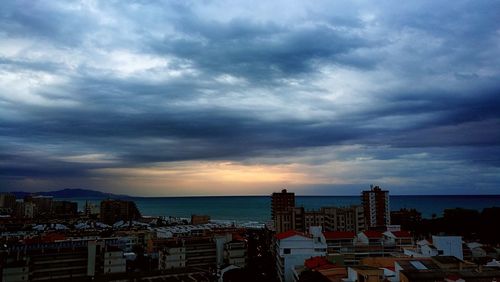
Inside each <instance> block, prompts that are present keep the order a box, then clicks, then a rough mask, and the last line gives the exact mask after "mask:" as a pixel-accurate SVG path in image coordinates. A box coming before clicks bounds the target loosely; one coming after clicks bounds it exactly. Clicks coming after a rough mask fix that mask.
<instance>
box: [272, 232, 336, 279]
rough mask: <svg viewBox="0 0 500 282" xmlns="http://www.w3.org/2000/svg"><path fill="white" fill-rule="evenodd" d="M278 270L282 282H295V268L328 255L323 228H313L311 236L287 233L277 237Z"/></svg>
mask: <svg viewBox="0 0 500 282" xmlns="http://www.w3.org/2000/svg"><path fill="white" fill-rule="evenodd" d="M275 239H276V244H275V254H276V269H277V272H278V273H277V274H278V278H279V280H280V281H281V282H291V281H293V272H294V267H295V266H301V265H304V262H305V260H306V259H309V258H311V257H316V256H325V255H326V249H327V245H326V240H325V237H324V236H323V234H322V233H321V227H311V229H310V234H304V233H301V232H297V231H293V230H291V231H287V232H283V233H279V234H276V235H275Z"/></svg>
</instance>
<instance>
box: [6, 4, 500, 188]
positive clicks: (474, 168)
mask: <svg viewBox="0 0 500 282" xmlns="http://www.w3.org/2000/svg"><path fill="white" fill-rule="evenodd" d="M1 6H2V7H1V9H0V190H2V191H6V190H27V191H35V190H48V189H58V188H68V187H82V188H93V189H101V190H106V191H111V192H119V193H129V194H133V195H210V194H267V193H269V192H271V191H273V190H278V189H280V188H281V187H283V186H287V187H290V188H291V189H292V190H294V191H296V192H297V193H299V194H358V193H359V190H361V189H363V188H366V186H367V185H368V184H370V183H374V184H379V185H382V186H384V187H386V188H388V189H390V190H391V192H392V193H394V194H419V193H424V194H429V193H430V194H448V193H450V194H453V193H458V194H470V193H475V194H490V193H496V194H498V193H500V186H499V183H500V22H499V21H498V15H499V14H500V3H499V2H498V1H453V2H450V1H414V2H405V3H401V2H398V1H378V2H373V1H366V2H365V1H304V2H296V1H292V2H290V1H262V2H255V1H251V2H249V1H242V2H235V1H192V2H190V1H169V2H163V3H160V2H156V1H102V2H101V1H4V2H2V5H1Z"/></svg>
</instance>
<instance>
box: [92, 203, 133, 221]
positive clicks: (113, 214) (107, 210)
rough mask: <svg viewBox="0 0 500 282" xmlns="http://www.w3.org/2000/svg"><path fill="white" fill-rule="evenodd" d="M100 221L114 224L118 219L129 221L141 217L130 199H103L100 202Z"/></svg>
mask: <svg viewBox="0 0 500 282" xmlns="http://www.w3.org/2000/svg"><path fill="white" fill-rule="evenodd" d="M100 217H101V221H102V222H104V223H106V224H114V223H115V222H117V221H119V220H123V221H131V220H136V219H139V218H140V217H141V213H140V212H139V210H138V209H137V207H136V205H135V203H134V202H132V201H125V200H104V201H102V202H101V212H100Z"/></svg>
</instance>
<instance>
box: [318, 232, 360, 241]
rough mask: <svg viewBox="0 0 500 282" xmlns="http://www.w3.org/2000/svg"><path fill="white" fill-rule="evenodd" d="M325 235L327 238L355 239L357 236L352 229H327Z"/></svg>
mask: <svg viewBox="0 0 500 282" xmlns="http://www.w3.org/2000/svg"><path fill="white" fill-rule="evenodd" d="M323 235H324V236H325V238H326V239H330V240H331V239H353V238H354V237H356V233H355V232H350V231H325V232H323Z"/></svg>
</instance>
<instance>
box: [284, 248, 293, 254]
mask: <svg viewBox="0 0 500 282" xmlns="http://www.w3.org/2000/svg"><path fill="white" fill-rule="evenodd" d="M283 253H284V254H285V255H289V254H291V253H292V252H291V250H290V249H283Z"/></svg>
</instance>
